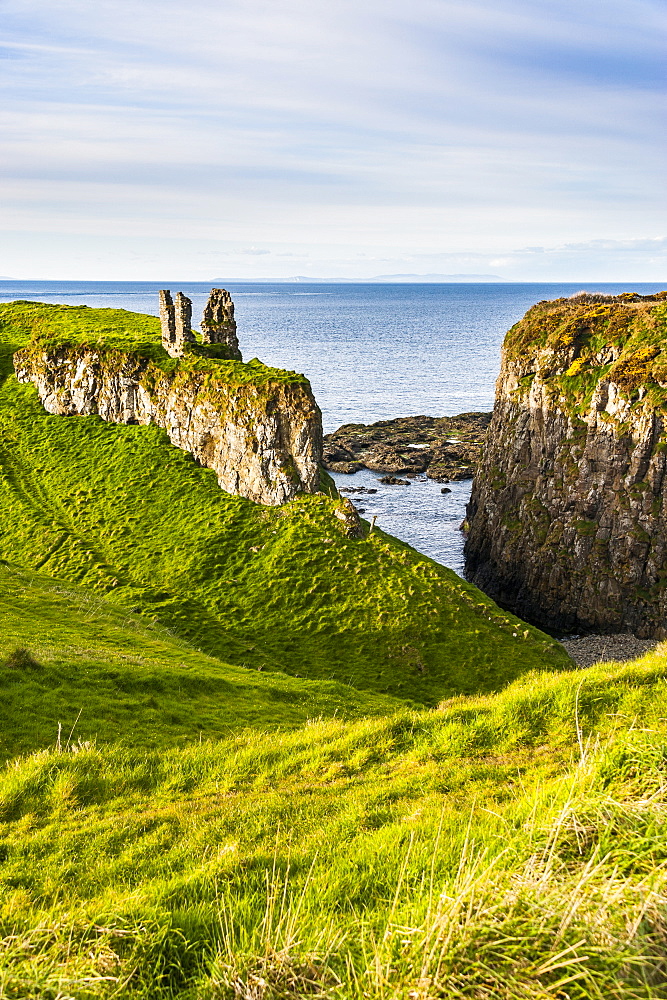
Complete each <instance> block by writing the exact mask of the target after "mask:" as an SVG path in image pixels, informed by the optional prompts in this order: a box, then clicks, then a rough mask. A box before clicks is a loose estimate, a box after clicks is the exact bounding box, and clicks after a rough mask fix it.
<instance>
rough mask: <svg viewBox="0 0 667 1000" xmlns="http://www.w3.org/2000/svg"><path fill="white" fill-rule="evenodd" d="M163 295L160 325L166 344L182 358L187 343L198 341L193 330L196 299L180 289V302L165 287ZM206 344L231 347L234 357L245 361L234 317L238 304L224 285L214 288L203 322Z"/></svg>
mask: <svg viewBox="0 0 667 1000" xmlns="http://www.w3.org/2000/svg"><path fill="white" fill-rule="evenodd" d="M159 296H160V325H161V327H162V346H163V347H164V349H165V351H166V352H167V354H169V356H170V357H172V358H181V357H183V354H184V353H185V344H186V343H191V344H194V343H196V338H195V335H194V333H193V332H192V328H191V322H192V301H191V300H190V299H189V298H188V297H187V295H183V293H182V292H178V293H177V295H176V301H175V302H174V301H173V300H172V297H171V292H170V291H169V289H166V288H163V289H162V290H161V291H160V292H159ZM201 329H202V343H204V344H223V345H224V346H225V347H226V348H227V355H228V357H229V359H230V360H234V361H242V360H243V359H242V357H241V351H240V350H239V342H238V338H237V336H236V321H235V319H234V303H233V302H232V297H231V295H230V294H229V292H228V291H226V289H224V288H212V289H211V294H210V295H209V299H208V302H207V303H206V307H205V309H204V314H203V316H202V321H201Z"/></svg>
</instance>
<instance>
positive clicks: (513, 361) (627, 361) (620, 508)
mask: <svg viewBox="0 0 667 1000" xmlns="http://www.w3.org/2000/svg"><path fill="white" fill-rule="evenodd" d="M666 462H667V293H660V294H659V295H656V296H646V297H641V296H639V295H634V294H627V295H622V296H618V297H608V296H600V295H587V294H585V293H582V294H580V295H578V296H574V297H573V298H572V299H560V300H558V301H556V302H542V303H539V304H538V305H537V306H535V307H533V309H531V310H530V311H529V312H528V313H527V314H526V316H525V317H524V319H523V320H522V321H521V322H520V323H518V324H517V325H516V326H515V327H513V328H512V330H510V332H509V333H508V335H507V337H506V338H505V343H504V345H503V351H502V366H501V372H500V376H499V378H498V382H497V387H496V403H495V408H494V411H493V419H492V422H491V426H490V428H489V432H488V436H487V442H486V446H485V449H484V454H483V457H482V460H481V463H480V466H479V469H478V471H477V474H476V476H475V480H474V483H473V490H472V497H471V500H470V504H469V508H468V518H467V519H468V527H469V534H468V538H467V541H466V547H465V553H466V567H467V569H466V572H467V576H468V578H469V579H470V580H471V581H472V582H473V583H475V584H476V585H477V586H479V587H480V588H481V589H482V590H484V591H485V592H486V593H487V594H489V595H490V596H491V597H493V598H494V599H495V600H497V601H498V602H499V603H500V604H502V605H503V606H504V607H506V608H509V609H511V610H512V611H514V612H515V613H516V614H518V615H520V616H521V617H523V618H525V619H527V620H529V621H531V622H534V623H535V624H537V625H540V626H542V627H543V628H547V629H551V630H553V631H562V632H582V631H584V632H585V631H597V632H607V633H611V632H622V631H631V632H634V633H635V634H636V635H640V636H644V637H656V638H664V637H665V636H667V491H666V489H665V486H666V485H667V483H666V480H665V470H666Z"/></svg>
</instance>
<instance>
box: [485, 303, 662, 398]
mask: <svg viewBox="0 0 667 1000" xmlns="http://www.w3.org/2000/svg"><path fill="white" fill-rule="evenodd" d="M503 348H504V353H505V358H506V361H507V362H509V363H511V364H513V365H515V366H517V367H518V368H520V369H521V370H522V373H523V377H524V379H525V384H524V385H523V388H524V389H527V388H529V387H530V381H531V379H532V378H534V377H535V376H536V375H539V376H540V377H541V378H542V379H543V380H547V381H549V380H550V381H551V384H552V388H553V391H554V392H557V393H559V394H560V395H562V396H563V398H564V399H565V398H567V399H569V400H570V402H571V405H572V408H573V410H577V409H582V408H585V407H587V406H588V405H589V403H590V398H591V396H592V393H593V391H594V389H595V387H596V386H597V384H598V382H599V381H600V380H601V379H608V380H609V381H611V382H613V383H614V384H615V385H617V386H618V388H619V391H620V393H621V394H622V395H623V396H624V397H625V398H626V399H628V400H629V401H636V400H637V397H638V390H639V388H640V387H642V389H643V392H644V395H643V398H645V399H648V400H650V401H651V402H653V403H655V404H656V405H658V406H659V407H661V408H663V409H664V408H665V405H666V401H667V395H666V392H665V390H666V389H667V292H659V293H657V294H656V295H647V296H641V295H637V294H634V293H628V294H624V295H618V296H605V295H588V294H586V293H581V294H580V295H574V296H572V297H571V298H569V299H556V300H555V301H552V302H539V303H538V304H537V305H535V306H533V308H532V309H529V310H528V312H527V313H526V315H525V316H524V317H523V319H521V320H520V321H519V322H518V323H516V324H515V325H514V326H513V327H512V329H511V330H510V331H509V332H508V334H507V336H506V338H505V342H504V345H503Z"/></svg>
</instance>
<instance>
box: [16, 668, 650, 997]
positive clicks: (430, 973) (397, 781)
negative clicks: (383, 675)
mask: <svg viewBox="0 0 667 1000" xmlns="http://www.w3.org/2000/svg"><path fill="white" fill-rule="evenodd" d="M666 672H667V660H666V657H665V653H664V652H663V651H658V652H657V653H654V654H651V655H649V656H647V657H644V659H643V660H641V661H638V662H636V663H634V664H630V665H614V664H611V665H607V666H600V667H596V668H592V669H590V670H585V671H578V672H574V673H572V674H567V673H566V674H560V675H556V674H544V673H542V674H532V675H530V676H528V677H525V678H523V679H522V680H521V681H518V682H516V683H515V684H514V685H512V686H511V687H509V688H508V689H506V690H505V691H504V692H502V693H501V694H498V695H490V696H485V697H480V698H476V699H475V698H458V699H455V700H454V701H453V702H451V703H448V704H445V705H444V706H442V708H441V709H440V710H430V711H420V712H409V711H402V712H399V713H398V714H396V715H393V716H389V717H387V718H381V719H369V720H364V721H358V722H340V721H335V720H323V721H320V722H316V723H313V724H310V725H307V726H306V727H304V728H301V729H298V730H296V731H292V732H280V733H273V734H262V733H258V732H256V731H251V732H246V733H242V734H239V735H236V736H233V737H230V738H229V739H227V740H224V741H220V742H216V743H208V742H205V743H202V744H201V745H199V744H194V745H191V746H189V747H187V748H181V749H173V750H166V751H162V752H145V751H140V750H136V749H128V748H125V749H121V748H117V747H95V746H76V747H74V748H73V749H70V750H69V751H67V752H60V753H58V752H56V751H55V750H53V749H51V750H44V751H42V752H41V753H37V754H34V755H32V756H29V757H26V758H24V759H21V760H17V761H15V762H12V763H10V764H9V765H8V766H7V768H6V770H5V772H4V774H3V775H2V776H1V777H0V816H1V817H2V826H0V857H1V858H2V864H1V865H0V875H1V878H2V883H3V893H2V900H3V902H2V908H1V909H0V937H1V941H2V943H1V947H2V949H3V951H4V960H3V962H2V965H1V968H2V972H1V973H0V995H1V996H3V997H6V998H21V1000H24V998H25V1000H28V998H40V1000H41V998H52V1000H55V998H59V1000H63V998H65V997H75V998H76V1000H87V998H93V997H95V998H101V997H104V998H111V997H119V998H123V997H128V998H141V1000H149V998H150V1000H166V998H177V997H178V998H181V1000H219V998H229V1000H233V998H248V1000H250V998H255V1000H263V998H278V997H281V998H290V997H291V998H297V997H305V996H317V997H324V996H331V997H344V998H359V1000H361V998H363V997H371V998H376V997H377V998H410V1000H427V998H447V1000H449V998H464V997H465V998H484V1000H492V998H493V1000H516V998H535V1000H546V998H549V1000H564V998H570V1000H590V998H600V1000H602V998H604V1000H630V998H633V1000H637V998H642V1000H649V998H654V997H665V996H667V963H666V962H665V957H664V956H665V951H666V946H667V931H666V930H665V926H666V925H665V913H666V912H667V894H666V890H667V886H666V881H667V878H666V872H667V846H666V845H667V785H666V783H665V777H664V774H665V761H666V760H667V744H666V741H665V729H664V718H665V716H667V683H666V680H665V674H666Z"/></svg>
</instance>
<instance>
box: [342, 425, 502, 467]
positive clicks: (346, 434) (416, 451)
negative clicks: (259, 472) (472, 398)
mask: <svg viewBox="0 0 667 1000" xmlns="http://www.w3.org/2000/svg"><path fill="white" fill-rule="evenodd" d="M490 420H491V414H490V413H460V414H459V415H458V416H457V417H425V416H419V417H397V418H396V419H395V420H379V421H378V422H377V423H375V424H345V425H344V426H343V427H339V428H338V430H337V431H334V433H333V434H328V435H327V436H326V437H325V438H324V454H323V463H324V466H325V468H327V469H329V470H330V471H331V472H346V473H353V472H357V471H358V470H359V469H363V468H366V469H371V470H372V471H373V472H390V473H396V472H402V473H404V474H407V475H410V474H415V475H416V474H418V473H424V472H425V473H426V475H427V476H428V477H429V478H430V479H435V480H437V481H438V482H442V483H446V482H449V481H450V480H457V479H470V478H471V477H472V475H473V471H474V468H475V466H476V465H477V462H478V461H479V457H480V454H481V450H482V445H483V442H484V438H485V435H486V429H487V427H488V425H489V422H490Z"/></svg>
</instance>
